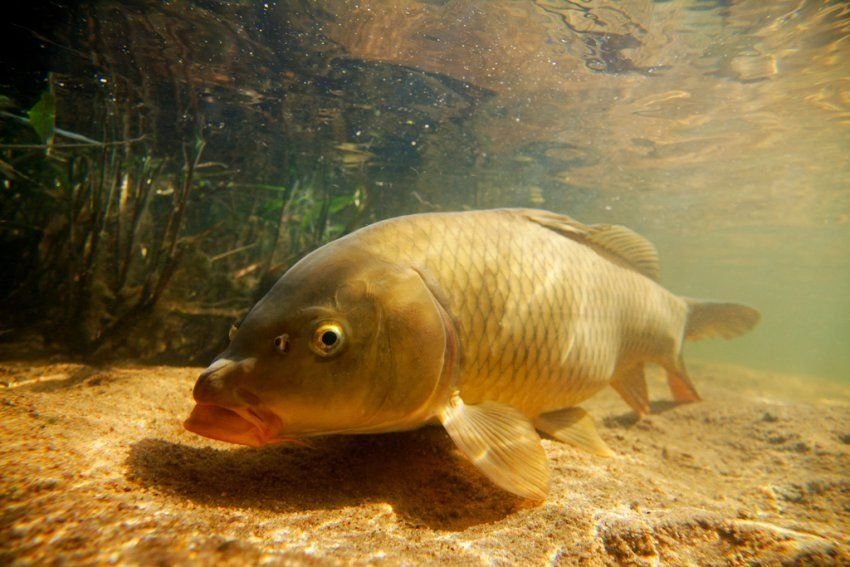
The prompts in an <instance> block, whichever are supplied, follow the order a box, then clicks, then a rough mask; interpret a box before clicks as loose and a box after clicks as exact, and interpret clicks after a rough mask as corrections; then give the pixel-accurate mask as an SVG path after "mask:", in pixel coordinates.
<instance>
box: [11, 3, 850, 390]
mask: <svg viewBox="0 0 850 567" xmlns="http://www.w3.org/2000/svg"><path fill="white" fill-rule="evenodd" d="M23 9H24V10H29V12H28V13H26V12H19V13H18V15H16V16H14V17H11V18H10V19H9V20H8V21H7V22H5V23H4V24H3V30H4V37H5V38H6V40H5V45H4V47H3V53H2V54H0V55H2V80H0V95H3V96H4V97H7V98H4V99H2V100H3V109H4V112H6V114H4V115H2V116H0V133H2V148H0V152H2V153H0V160H2V162H0V166H2V167H0V176H2V182H3V186H2V190H0V214H2V217H0V219H2V225H0V243H2V246H0V253H1V254H2V258H0V260H2V262H3V264H4V265H5V266H8V267H9V269H8V271H7V272H6V275H5V276H4V277H3V279H2V288H0V293H2V298H1V299H0V301H2V302H3V310H4V311H3V312H4V316H3V319H2V320H1V321H0V323H2V331H3V335H2V338H3V339H4V340H18V339H20V337H21V336H29V335H28V333H37V335H38V336H44V337H45V338H46V339H47V341H48V343H50V344H51V345H53V346H55V347H59V348H63V349H70V350H71V351H72V352H78V353H81V354H83V355H85V356H106V355H121V356H139V357H142V358H147V359H156V360H170V361H176V362H184V361H191V362H196V363H205V362H207V360H208V358H209V357H210V356H211V355H212V354H213V353H214V352H215V351H216V350H217V349H218V348H219V347H220V345H221V343H222V341H223V340H224V337H225V335H226V330H227V327H228V326H229V324H230V321H231V320H232V319H234V318H237V317H238V316H239V315H240V314H241V313H243V312H244V310H245V309H246V308H247V307H249V306H250V305H251V303H252V302H253V301H254V300H255V299H256V298H257V297H258V296H259V295H261V294H262V293H263V291H264V290H265V289H267V287H268V285H269V284H270V283H271V282H272V281H274V279H275V278H276V277H277V276H279V275H280V274H281V273H282V272H283V271H284V270H285V269H286V267H288V266H289V265H290V264H291V263H292V262H293V261H294V260H295V259H297V258H298V257H299V256H300V255H302V254H304V253H305V252H307V251H309V250H310V249H312V248H314V247H315V246H318V245H320V244H321V243H322V242H325V241H327V240H328V239H331V238H333V237H335V236H338V235H339V234H341V233H343V232H345V231H347V230H351V229H353V228H355V227H357V226H361V225H363V224H366V223H368V222H370V221H372V220H376V219H379V218H384V217H387V216H393V215H398V214H404V213H409V212H419V211H430V210H456V209H462V208H482V207H496V206H535V207H541V208H547V209H551V210H555V211H561V212H566V213H568V214H570V215H572V216H575V217H576V218H578V219H580V220H583V221H586V222H616V223H622V224H626V225H628V226H631V227H633V228H635V229H637V230H639V231H640V232H642V233H643V234H645V235H646V236H647V237H649V238H650V239H651V240H653V241H654V242H655V243H656V244H657V245H658V247H659V249H660V251H661V254H662V262H663V263H662V269H663V271H662V276H663V279H664V282H665V284H666V285H668V287H670V288H671V289H672V290H673V291H675V292H677V293H682V294H684V295H690V296H697V297H710V298H721V299H728V300H736V301H742V302H746V303H750V304H752V305H754V306H757V307H759V308H760V309H761V310H762V312H763V315H764V318H763V321H762V323H761V325H760V326H759V327H758V328H757V330H756V331H755V332H754V333H752V334H751V335H748V336H747V337H743V338H741V339H736V340H735V341H733V342H729V343H726V342H718V343H706V344H705V345H702V344H700V345H694V346H693V347H691V348H689V354H690V355H691V356H695V357H705V358H711V359H715V360H725V361H729V362H735V363H739V364H745V365H748V366H753V367H759V368H767V369H772V370H776V371H779V372H793V373H803V374H807V373H809V374H816V375H821V376H826V377H830V378H834V379H837V380H842V381H847V380H850V347H848V340H849V339H850V317H848V315H850V299H848V297H850V294H849V293H848V291H849V290H850V191H848V185H847V183H848V179H850V164H848V160H850V153H848V152H847V148H848V147H850V45H849V44H848V35H849V33H848V32H850V11H848V7H847V5H846V3H844V2H807V1H799V0H798V1H793V2H792V1H776V2H758V1H744V2H721V1H716V2H713V1H696V0H692V1H680V2H676V1H669V2H649V1H646V2H636V1H632V2H558V1H548V0H540V1H536V2H531V1H529V2H515V1H492V2H487V3H484V2H460V1H430V2H424V1H413V0H408V1H402V0H393V1H383V2H356V3H355V2H347V1H341V0H336V1H331V0H328V1H324V2H309V3H308V2H298V1H282V2H265V3H264V2H214V1H209V2H173V3H161V2H146V1H136V2H109V1H103V2H79V3H60V2H40V3H31V4H28V5H27V6H25V7H24V8H23ZM48 91H52V93H53V97H52V98H53V100H55V112H52V113H51V112H45V111H44V108H45V107H44V106H42V107H36V106H35V105H36V104H37V103H38V102H39V101H40V100H44V93H45V92H48ZM28 111H31V112H30V114H29V115H28V114H27V112H28ZM15 116H17V117H18V118H15ZM27 117H29V120H30V122H31V123H32V122H36V123H38V121H39V120H40V119H41V120H42V121H44V120H46V119H49V120H48V122H49V123H50V124H52V125H53V126H54V127H55V128H58V129H60V130H61V132H59V133H58V134H54V135H53V137H50V136H49V132H48V131H47V130H44V129H42V130H40V131H39V130H38V128H33V126H32V124H27V123H26V122H24V121H22V120H21V118H27ZM40 117H41V118H40ZM45 117H46V118H45ZM74 134H76V135H77V137H76V138H75V137H74V136H73V135H74ZM79 136H84V137H85V138H83V139H81V138H79ZM91 142H98V143H103V142H106V143H107V144H110V145H99V144H92V143H91ZM70 144H77V145H74V146H71V145H70ZM86 144H88V145H86ZM22 145H25V146H28V147H21V146H22ZM39 146H42V147H39Z"/></svg>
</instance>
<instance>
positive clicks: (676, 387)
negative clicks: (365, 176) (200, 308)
mask: <svg viewBox="0 0 850 567" xmlns="http://www.w3.org/2000/svg"><path fill="white" fill-rule="evenodd" d="M658 270H659V268H658V254H657V252H656V250H655V248H654V247H653V245H652V244H651V243H650V242H648V241H647V240H645V239H644V238H643V237H641V236H639V235H638V234H636V233H635V232H633V231H631V230H629V229H628V228H625V227H622V226H618V225H585V224H582V223H580V222H578V221H575V220H573V219H572V218H570V217H567V216H564V215H559V214H554V213H550V212H546V211H540V210H532V209H498V210H489V211H471V212H458V213H428V214H418V215H410V216H404V217H398V218H393V219H389V220H385V221H382V222H378V223H376V224H373V225H370V226H367V227H365V228H362V229H360V230H358V231H356V232H353V233H351V234H349V235H347V236H345V237H343V238H340V239H339V240H336V241H334V242H331V243H329V244H327V245H325V246H323V247H321V248H319V249H318V250H315V251H314V252H312V253H310V254H308V255H307V256H305V257H304V258H303V259H302V260H301V261H299V262H298V263H297V264H296V265H295V266H293V267H292V268H291V269H290V270H289V271H288V272H286V273H285V274H284V275H283V276H282V277H281V278H280V280H279V281H278V282H277V283H276V284H275V285H274V286H273V287H272V289H271V290H270V291H269V292H268V294H267V295H266V296H265V297H264V298H263V299H261V300H260V301H259V302H258V303H257V304H256V305H255V306H254V307H253V308H252V309H251V311H250V312H249V313H248V315H247V316H246V317H245V319H244V321H243V322H242V323H241V325H239V326H238V328H236V329H235V330H234V332H233V333H232V336H231V342H230V345H229V346H228V347H227V349H226V350H225V351H224V352H223V353H221V354H220V355H219V356H218V357H217V358H216V360H215V361H214V362H213V363H212V364H211V365H210V366H209V368H207V369H206V370H205V371H204V372H203V373H202V374H201V376H200V377H199V378H198V381H197V383H196V385H195V388H194V397H195V400H196V402H197V404H196V406H195V408H194V410H193V411H192V414H191V415H190V417H189V418H188V419H187V420H186V422H185V427H186V428H187V429H188V430H190V431H193V432H195V433H198V434H201V435H205V436H207V437H211V438H214V439H220V440H223V441H229V442H233V443H240V444H245V445H251V446H261V445H265V444H269V443H275V442H278V441H280V440H281V439H282V438H298V437H309V436H315V435H328V434H353V433H378V432H389V431H401V430H407V429H414V428H417V427H421V426H423V425H426V424H428V423H441V424H442V425H443V427H445V429H446V431H447V432H448V434H449V436H450V437H451V439H452V440H453V441H454V443H455V444H456V445H457V447H458V449H459V450H460V452H461V453H462V454H463V455H465V456H466V457H467V458H469V459H470V460H471V461H472V462H473V463H474V464H475V465H476V466H477V467H478V468H479V469H480V470H481V472H482V473H483V474H484V475H486V476H487V477H488V478H489V479H490V480H492V481H493V482H494V483H495V484H497V485H498V486H500V487H502V488H503V489H505V490H508V491H510V492H512V493H514V494H517V495H520V496H523V497H527V498H532V499H542V498H545V495H546V493H547V490H548V485H549V478H550V472H549V467H548V463H547V459H546V454H545V452H544V450H543V447H542V445H541V443H540V437H539V436H538V433H537V431H538V430H539V431H542V432H544V433H547V434H548V435H550V436H552V437H553V438H555V439H557V440H560V441H564V442H567V443H571V444H573V445H575V446H578V447H580V448H583V449H586V450H589V451H591V452H593V453H596V454H599V455H610V454H612V453H611V450H610V449H609V448H608V446H607V445H606V444H605V442H604V441H603V440H602V438H601V437H600V436H599V434H598V433H597V431H596V428H595V426H594V425H593V421H592V419H591V417H590V416H589V415H588V414H587V413H586V412H585V411H584V410H583V409H581V408H580V407H578V404H580V403H581V402H582V401H584V400H586V399H587V398H589V397H590V396H592V395H593V394H595V393H596V392H598V391H600V390H601V389H603V388H605V387H606V386H608V385H610V386H612V387H613V388H614V389H615V390H616V391H617V392H618V393H619V394H620V395H621V396H622V397H623V398H624V399H625V401H626V402H627V403H628V404H629V405H630V406H631V407H632V408H633V409H634V411H635V412H637V414H638V415H639V416H643V415H644V414H646V413H647V412H648V411H649V400H648V395H647V386H646V380H645V378H644V365H646V364H647V363H654V364H658V365H660V366H662V367H663V368H664V369H665V370H666V372H667V377H668V383H669V385H670V388H671V390H672V393H673V396H674V398H675V399H676V400H677V401H680V402H690V401H696V400H698V399H699V396H698V394H697V392H696V390H695V389H694V386H693V384H692V383H691V381H690V379H689V378H688V375H687V373H686V371H685V367H684V364H683V362H682V356H681V353H682V344H683V342H684V341H685V340H686V339H699V338H704V337H713V336H719V337H726V338H729V337H733V336H736V335H739V334H742V333H744V332H746V331H748V330H749V329H751V328H752V327H753V326H754V325H755V324H756V322H757V321H758V319H759V314H758V312H757V311H756V310H755V309H752V308H750V307H746V306H743V305H737V304H733V303H713V302H702V301H697V300H692V299H687V298H681V297H678V296H676V295H674V294H672V293H670V292H669V291H667V290H666V289H665V288H663V287H661V285H659V283H658V281H657V280H658Z"/></svg>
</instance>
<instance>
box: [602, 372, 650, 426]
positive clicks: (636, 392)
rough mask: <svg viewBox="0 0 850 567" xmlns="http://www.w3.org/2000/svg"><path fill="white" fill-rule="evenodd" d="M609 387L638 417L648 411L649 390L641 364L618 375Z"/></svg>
mask: <svg viewBox="0 0 850 567" xmlns="http://www.w3.org/2000/svg"><path fill="white" fill-rule="evenodd" d="M611 387H612V388H614V390H616V391H617V393H618V394H620V396H622V397H623V399H624V400H625V401H626V403H627V404H629V406H631V408H632V409H633V410H635V413H636V414H638V417H639V418H642V417H644V416H645V415H646V414H648V413H649V390H648V389H647V387H646V376H644V373H643V365H642V364H640V365H637V366H635V367H633V368H631V369H630V370H629V371H627V372H624V373H623V374H621V375H620V376H618V377H617V378H616V379H615V380H614V381H613V382H611Z"/></svg>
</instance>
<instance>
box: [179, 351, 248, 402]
mask: <svg viewBox="0 0 850 567" xmlns="http://www.w3.org/2000/svg"><path fill="white" fill-rule="evenodd" d="M254 364H255V359H253V358H248V359H243V360H231V359H229V358H219V359H217V360H215V361H214V362H213V363H212V364H210V365H209V367H207V368H206V370H204V371H203V372H201V375H200V376H198V381H197V382H195V388H194V389H193V390H192V396H193V397H194V398H195V401H196V402H197V403H199V404H224V403H225V402H227V401H232V402H235V401H237V400H225V399H223V398H231V397H234V396H237V397H239V398H242V400H243V401H245V402H249V403H250V400H251V399H252V398H253V399H256V396H254V395H253V394H252V393H251V392H250V391H249V390H247V389H245V388H244V387H238V388H234V383H233V380H235V379H238V378H239V377H240V376H242V375H244V374H246V373H248V372H250V371H251V370H253V369H254ZM239 393H243V394H250V395H242V396H240V395H239ZM245 398H248V399H245Z"/></svg>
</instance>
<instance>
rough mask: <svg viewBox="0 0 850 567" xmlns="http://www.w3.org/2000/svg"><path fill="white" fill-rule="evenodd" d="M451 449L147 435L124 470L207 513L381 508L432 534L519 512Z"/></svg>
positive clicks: (371, 441) (422, 437) (431, 432)
mask: <svg viewBox="0 0 850 567" xmlns="http://www.w3.org/2000/svg"><path fill="white" fill-rule="evenodd" d="M452 449H453V446H452V444H451V442H450V441H449V439H448V438H447V437H446V436H445V434H444V433H443V432H442V431H440V430H438V429H436V428H426V429H423V430H418V431H413V432H409V433H398V434H385V435H373V436H351V437H344V436H341V437H330V438H324V439H318V440H316V441H313V442H311V447H301V446H295V445H286V446H276V447H267V448H263V449H248V448H236V449H217V448H211V447H192V446H189V445H180V444H176V443H170V442H167V441H163V440H160V439H151V438H148V439H143V440H142V441H139V442H138V443H135V444H134V445H133V446H132V448H131V450H130V454H129V456H128V461H127V464H128V467H129V477H130V480H131V481H132V482H134V483H137V484H140V485H142V486H145V487H148V488H155V489H157V490H160V491H164V492H166V493H171V494H174V495H177V496H179V497H183V498H188V499H190V500H192V501H194V502H197V503H199V504H203V505H207V506H226V507H234V508H254V509H265V510H274V511H278V512H294V511H305V510H316V509H337V508H342V507H345V506H356V505H359V504H362V503H364V502H387V503H389V504H390V505H392V507H393V508H394V510H395V512H396V513H397V514H398V515H399V516H400V517H401V518H402V519H403V520H404V521H406V522H408V523H410V524H412V525H416V526H427V527H429V528H432V529H439V530H449V531H454V530H462V529H465V528H467V527H470V526H474V525H478V524H482V523H489V522H495V521H497V520H500V519H502V518H504V517H506V516H507V515H509V514H511V513H513V512H515V511H516V510H518V509H520V508H523V507H525V506H526V505H528V504H526V503H525V501H523V500H521V499H519V498H516V497H514V496H512V495H511V494H509V493H507V492H503V491H501V490H500V489H498V488H496V487H495V486H493V485H491V484H490V483H489V482H488V481H487V480H486V479H484V478H483V477H482V476H481V475H480V473H478V472H477V471H476V470H475V469H474V468H473V467H472V465H470V464H469V463H467V462H465V461H464V460H463V459H461V458H458V457H456V456H455V455H454V452H453V450H452Z"/></svg>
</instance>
